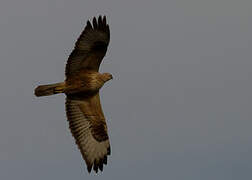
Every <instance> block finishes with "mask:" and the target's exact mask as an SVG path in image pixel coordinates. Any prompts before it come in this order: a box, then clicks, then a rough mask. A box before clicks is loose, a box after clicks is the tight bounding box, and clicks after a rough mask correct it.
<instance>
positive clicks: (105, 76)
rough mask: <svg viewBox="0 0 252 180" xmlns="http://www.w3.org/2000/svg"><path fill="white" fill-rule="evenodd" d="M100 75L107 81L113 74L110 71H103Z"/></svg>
mask: <svg viewBox="0 0 252 180" xmlns="http://www.w3.org/2000/svg"><path fill="white" fill-rule="evenodd" d="M101 77H102V80H103V81H104V82H107V81H109V80H111V79H113V76H112V74H110V73H103V74H102V76H101Z"/></svg>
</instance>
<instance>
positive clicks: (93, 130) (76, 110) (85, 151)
mask: <svg viewBox="0 0 252 180" xmlns="http://www.w3.org/2000/svg"><path fill="white" fill-rule="evenodd" d="M98 98H99V96H98ZM92 104H93V105H92ZM94 105H96V106H99V102H95V100H91V101H89V100H87V101H85V100H72V99H69V98H67V99H66V112H67V117H68V121H69V128H70V130H71V132H72V135H73V136H74V138H75V141H76V144H77V145H78V147H79V149H80V151H81V154H82V157H83V159H84V160H85V162H86V164H87V170H88V172H91V170H92V167H93V169H94V171H95V172H96V173H97V172H98V169H100V170H101V171H102V170H103V164H107V156H108V155H110V144H109V139H108V134H107V127H106V123H105V119H102V115H101V113H100V112H98V111H99V109H100V107H97V108H96V109H94ZM92 109H93V110H92ZM97 110H98V111H97Z"/></svg>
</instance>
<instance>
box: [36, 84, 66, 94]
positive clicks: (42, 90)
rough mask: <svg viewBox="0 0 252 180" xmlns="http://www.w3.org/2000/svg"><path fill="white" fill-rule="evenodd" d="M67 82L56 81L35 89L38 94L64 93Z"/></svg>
mask: <svg viewBox="0 0 252 180" xmlns="http://www.w3.org/2000/svg"><path fill="white" fill-rule="evenodd" d="M64 89H65V83H64V82H62V83H56V84H48V85H41V86H38V87H37V88H36V89H35V93H34V94H35V95H36V96H50V95H53V94H58V93H64Z"/></svg>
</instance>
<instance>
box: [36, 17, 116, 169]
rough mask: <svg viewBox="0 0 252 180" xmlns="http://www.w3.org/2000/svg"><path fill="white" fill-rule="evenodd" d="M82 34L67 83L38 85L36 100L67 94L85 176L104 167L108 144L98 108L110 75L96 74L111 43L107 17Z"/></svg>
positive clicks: (70, 116)
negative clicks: (37, 97) (37, 98)
mask: <svg viewBox="0 0 252 180" xmlns="http://www.w3.org/2000/svg"><path fill="white" fill-rule="evenodd" d="M92 24H93V26H92V25H91V23H90V21H87V25H86V27H85V29H84V31H83V32H82V33H81V35H80V37H79V38H78V40H77V42H76V43H75V48H74V50H73V51H72V53H71V54H70V56H69V58H68V61H67V64H66V70H65V75H66V80H65V81H64V82H61V83H56V84H49V85H41V86H38V87H37V88H36V89H35V95H36V96H49V95H53V94H57V93H65V94H66V114H67V118H68V122H69V128H70V130H71V133H72V135H73V136H74V138H75V141H76V144H77V145H78V147H79V149H80V152H81V154H82V157H83V159H84V160H85V162H86V164H87V169H88V172H91V170H92V168H93V169H94V171H95V172H96V173H97V172H98V169H100V170H101V171H102V170H103V164H107V156H108V155H110V153H111V150H110V143H109V137H108V130H107V125H106V122H105V117H104V114H103V111H102V108H101V104H100V96H99V90H100V88H101V87H102V86H103V85H104V83H105V82H107V81H108V80H110V79H112V75H111V74H110V73H103V74H101V73H99V72H98V70H99V66H100V64H101V61H102V59H103V57H104V56H105V54H106V51H107V47H108V44H109V39H110V32H109V26H108V24H107V22H106V17H105V16H104V17H101V16H99V18H98V19H96V18H93V23H92Z"/></svg>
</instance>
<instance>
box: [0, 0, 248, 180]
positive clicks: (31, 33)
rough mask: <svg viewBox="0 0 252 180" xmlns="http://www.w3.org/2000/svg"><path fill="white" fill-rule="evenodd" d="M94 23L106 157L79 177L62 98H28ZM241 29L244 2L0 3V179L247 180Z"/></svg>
mask: <svg viewBox="0 0 252 180" xmlns="http://www.w3.org/2000/svg"><path fill="white" fill-rule="evenodd" d="M99 14H105V15H107V18H108V22H109V24H110V27H111V44H110V46H109V49H108V52H107V56H106V57H105V60H104V61H103V64H102V66H101V71H102V72H110V73H112V74H113V75H114V79H113V81H110V82H109V83H107V84H106V85H105V87H104V88H103V89H102V91H101V98H102V104H103V110H104V113H105V115H106V117H107V123H108V128H109V132H110V140H111V145H112V156H110V157H109V159H108V165H107V166H106V167H105V169H104V172H103V173H102V174H98V175H94V174H91V175H88V173H87V171H86V165H85V163H84V161H83V160H82V158H81V155H80V153H79V151H78V149H77V147H76V145H75V143H74V140H73V138H72V136H71V134H70V131H69V130H68V124H67V121H66V116H65V107H64V102H65V100H64V99H65V98H64V95H57V96H51V97H45V98H36V97H34V95H33V89H34V88H35V87H36V85H38V84H43V83H53V82H58V81H62V80H64V67H65V63H66V60H67V58H68V55H69V53H70V52H71V51H72V49H73V45H74V43H75V41H76V39H77V38H78V36H79V34H80V32H81V31H82V30H83V28H84V25H85V23H86V20H87V19H90V18H92V17H93V16H97V15H99ZM251 19H252V1H251V0H240V1H237V0H211V1H205V0H169V1H168V0H155V1H153V0H145V1H144V0H124V1H118V0H101V1H98V0H89V1H84V0H71V1H66V0H65V1H64V0H62V1H60V0H50V1H49V0H44V1H39V0H1V2H0V27H1V31H0V58H1V61H0V82H1V93H0V113H1V125H0V147H1V149H0V179H19V180H27V179H36V180H44V179H86V178H89V179H99V178H101V177H102V178H103V179H104V180H107V179H119V178H120V179H122V180H128V179H129V178H131V179H146V180H147V179H148V180H149V179H150V180H152V179H171V180H202V179H203V180H213V179H214V180H231V179H234V180H237V179H244V180H245V179H251V178H252V175H251V172H252V163H251V162H252V141H251V139H252V131H251V127H252V121H251V117H252V111H251V109H252V95H251V92H252V84H251V77H252V60H251V57H252V51H251V49H252V36H251V32H252V23H251Z"/></svg>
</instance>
